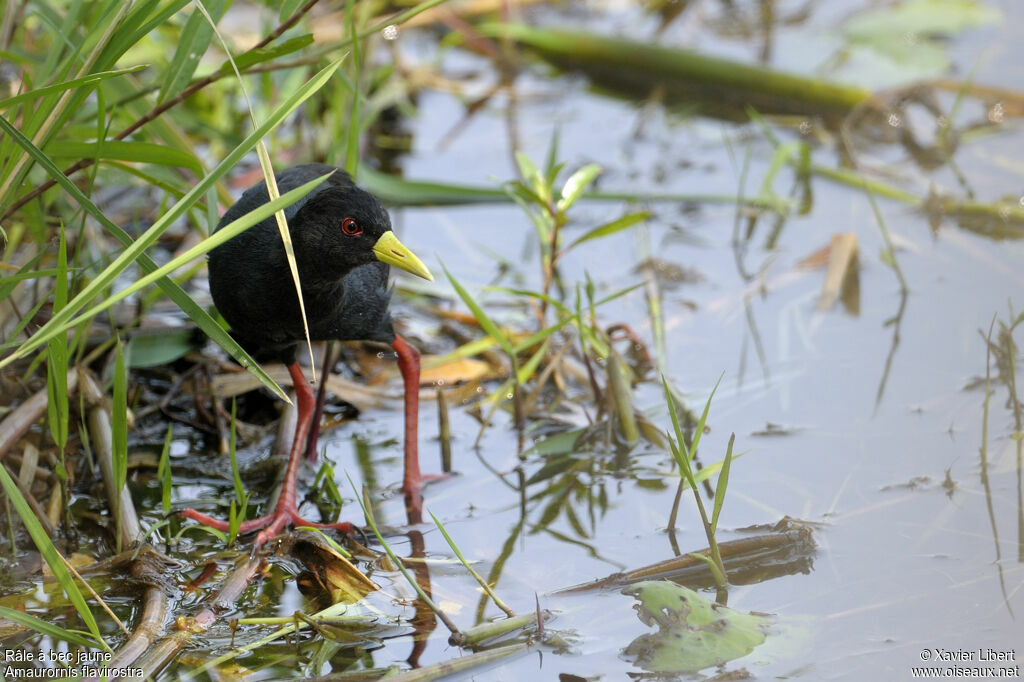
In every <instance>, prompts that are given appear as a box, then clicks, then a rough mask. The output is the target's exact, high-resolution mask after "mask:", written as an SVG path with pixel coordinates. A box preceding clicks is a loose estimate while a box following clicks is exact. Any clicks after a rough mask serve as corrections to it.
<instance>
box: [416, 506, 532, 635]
mask: <svg viewBox="0 0 1024 682" xmlns="http://www.w3.org/2000/svg"><path fill="white" fill-rule="evenodd" d="M427 513H429V514H430V518H432V519H433V520H434V525H435V526H437V529H438V530H439V531H441V535H443V536H444V539H445V542H447V543H448V546H449V547H451V548H452V551H453V552H455V556H456V557H458V559H459V561H460V562H461V563H462V565H463V567H464V568H465V569H466V570H467V571H469V574H470V575H471V576H473V579H474V580H476V582H477V584H479V585H480V588H481V589H482V590H483V591H484V592H485V593H487V596H489V597H490V598H491V600H492V601H493V602H494V605H495V606H497V607H498V608H499V609H501V610H502V611H504V612H505V615H507V616H508V617H509V618H512V617H514V616H515V615H516V614H515V612H514V611H513V610H512V609H511V608H509V606H508V605H507V604H506V603H505V602H503V601H502V600H501V597H499V596H498V595H497V594H496V593H495V592H494V590H493V589H491V586H490V585H489V584H488V583H487V581H486V580H484V579H483V578H482V577H481V576H480V574H479V573H477V572H476V569H474V568H473V567H472V566H471V565H470V564H469V562H468V561H467V560H466V557H464V556H463V555H462V551H461V550H460V549H459V547H458V545H456V544H455V541H454V540H452V537H451V536H450V535H449V534H448V531H447V530H446V529H445V527H444V524H443V523H441V520H440V519H438V518H437V517H436V516H434V512H431V511H429V510H428V512H427ZM530 618H531V619H532V616H531V617H530Z"/></svg>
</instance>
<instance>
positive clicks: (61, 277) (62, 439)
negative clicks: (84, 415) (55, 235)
mask: <svg viewBox="0 0 1024 682" xmlns="http://www.w3.org/2000/svg"><path fill="white" fill-rule="evenodd" d="M59 239H60V243H59V245H58V247H57V272H56V273H55V277H56V287H55V288H54V293H53V310H54V311H57V310H60V309H61V308H63V307H64V306H65V305H66V304H67V301H68V244H67V239H66V238H65V234H64V225H63V224H61V226H60V234H59ZM46 358H47V363H46V390H47V401H46V421H47V424H48V425H49V427H50V435H51V436H52V437H53V442H54V443H56V444H57V449H58V451H59V456H60V459H61V460H62V461H63V459H64V446H65V445H66V444H67V442H68V346H67V343H66V342H65V341H64V339H54V340H52V341H50V343H49V344H48V345H47V354H46Z"/></svg>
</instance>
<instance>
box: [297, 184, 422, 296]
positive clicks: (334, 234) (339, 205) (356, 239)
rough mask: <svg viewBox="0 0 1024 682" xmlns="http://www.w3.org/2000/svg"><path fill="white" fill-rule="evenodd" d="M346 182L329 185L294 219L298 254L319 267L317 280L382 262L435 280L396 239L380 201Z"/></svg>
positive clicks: (331, 278) (316, 270) (307, 202)
mask: <svg viewBox="0 0 1024 682" xmlns="http://www.w3.org/2000/svg"><path fill="white" fill-rule="evenodd" d="M332 179H333V178H332ZM345 180H346V181H344V182H341V183H337V184H335V183H331V182H330V181H328V182H327V183H324V185H322V187H324V189H323V190H322V191H319V192H317V193H316V194H315V195H314V196H311V197H310V198H309V200H308V201H306V203H305V205H303V206H302V208H301V209H300V210H299V211H298V213H296V214H295V217H294V218H292V219H291V220H289V224H290V225H294V226H295V228H296V229H295V230H294V231H293V238H294V240H295V246H296V250H297V251H300V252H303V251H304V252H306V255H307V257H306V258H300V260H304V261H305V262H306V263H311V264H314V265H313V269H314V270H315V272H316V276H318V277H320V278H323V279H326V280H334V281H337V280H338V279H340V278H341V277H344V276H345V275H346V274H348V273H349V272H351V271H352V270H354V269H355V268H357V267H359V266H361V265H366V264H368V263H373V262H375V261H380V262H383V263H387V264H388V265H393V266H395V267H396V268H401V269H402V270H405V271H406V272H410V273H412V274H414V275H417V276H419V277H422V278H424V279H427V280H431V281H433V279H434V277H433V275H431V274H430V270H428V269H427V266H426V265H424V264H423V262H422V261H421V260H420V259H419V258H417V257H416V254H414V253H413V252H412V251H410V250H409V249H408V248H407V247H406V246H405V245H404V244H402V242H401V241H399V239H398V237H396V236H395V233H394V232H393V231H392V230H391V219H390V218H389V217H388V212H387V211H386V210H385V209H384V207H383V206H381V204H380V202H379V201H377V198H376V197H375V196H373V195H372V194H370V193H369V192H367V191H365V190H363V189H360V188H359V187H356V186H355V185H354V184H351V182H350V181H347V176H345Z"/></svg>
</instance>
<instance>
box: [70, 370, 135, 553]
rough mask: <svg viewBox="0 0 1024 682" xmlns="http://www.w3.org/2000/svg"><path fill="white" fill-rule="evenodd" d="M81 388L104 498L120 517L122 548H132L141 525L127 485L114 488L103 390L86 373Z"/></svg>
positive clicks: (108, 420) (112, 464) (109, 426)
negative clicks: (104, 490) (105, 496)
mask: <svg viewBox="0 0 1024 682" xmlns="http://www.w3.org/2000/svg"><path fill="white" fill-rule="evenodd" d="M81 374H82V376H81V390H82V397H83V398H84V399H85V404H86V405H87V406H88V410H89V414H88V420H89V436H90V437H91V438H92V444H93V452H94V453H95V455H96V458H97V459H98V460H99V464H100V472H101V473H102V474H103V484H104V487H105V488H106V489H107V501H108V502H109V504H110V509H111V511H112V513H114V512H113V510H117V512H116V513H117V514H119V516H120V520H119V523H118V524H117V525H118V527H119V528H120V533H121V537H120V541H121V545H120V546H121V547H131V546H132V545H133V544H135V543H136V542H138V541H139V540H140V539H141V538H142V525H141V524H140V523H139V516H138V514H137V513H136V511H135V504H134V502H133V501H132V496H131V493H130V492H129V491H128V487H127V486H124V487H122V488H121V489H120V490H117V489H116V486H115V482H114V435H113V430H112V427H111V423H110V415H109V414H108V413H107V410H106V408H105V407H104V405H103V392H102V391H101V390H100V388H99V386H97V385H96V381H95V380H94V379H93V378H92V377H91V376H90V375H89V374H87V373H86V372H82V373H81Z"/></svg>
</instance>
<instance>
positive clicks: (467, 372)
mask: <svg viewBox="0 0 1024 682" xmlns="http://www.w3.org/2000/svg"><path fill="white" fill-rule="evenodd" d="M423 360H424V363H423V364H427V361H429V360H430V358H424V359H423ZM489 374H491V366H490V365H489V364H487V363H486V362H484V361H483V360H477V359H476V358H462V359H459V360H452V361H451V362H446V363H444V364H443V365H437V366H436V367H428V368H426V369H424V370H423V371H422V372H421V373H420V385H421V386H423V385H428V386H451V385H452V384H458V383H462V382H464V381H476V380H478V379H484V378H486V377H487V376H488V375H489Z"/></svg>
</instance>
